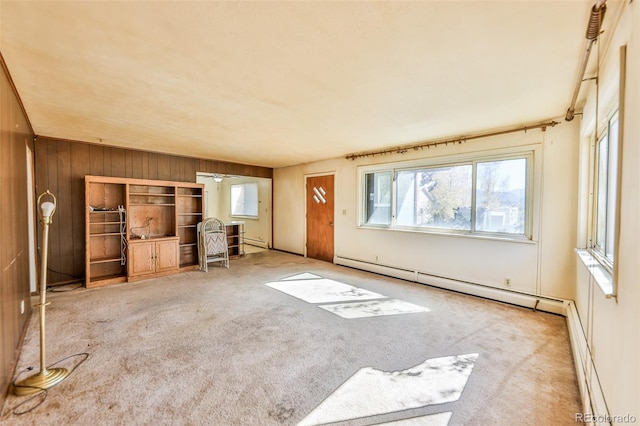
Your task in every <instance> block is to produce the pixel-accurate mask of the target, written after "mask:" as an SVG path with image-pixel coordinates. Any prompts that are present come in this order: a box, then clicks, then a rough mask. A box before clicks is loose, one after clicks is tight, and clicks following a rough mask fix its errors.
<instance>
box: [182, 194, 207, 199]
mask: <svg viewBox="0 0 640 426" xmlns="http://www.w3.org/2000/svg"><path fill="white" fill-rule="evenodd" d="M176 195H177V196H178V197H187V198H202V195H200V194H176Z"/></svg>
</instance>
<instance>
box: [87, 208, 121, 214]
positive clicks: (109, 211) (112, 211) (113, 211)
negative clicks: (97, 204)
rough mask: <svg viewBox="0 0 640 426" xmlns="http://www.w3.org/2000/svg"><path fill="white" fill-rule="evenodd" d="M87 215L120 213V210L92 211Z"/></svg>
mask: <svg viewBox="0 0 640 426" xmlns="http://www.w3.org/2000/svg"><path fill="white" fill-rule="evenodd" d="M89 213H91V214H98V213H120V210H117V209H116V210H93V211H91V210H90V211H89Z"/></svg>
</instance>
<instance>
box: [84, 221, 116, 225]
mask: <svg viewBox="0 0 640 426" xmlns="http://www.w3.org/2000/svg"><path fill="white" fill-rule="evenodd" d="M89 225H92V226H93V225H120V222H119V221H118V222H89Z"/></svg>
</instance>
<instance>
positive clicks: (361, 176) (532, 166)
mask: <svg viewBox="0 0 640 426" xmlns="http://www.w3.org/2000/svg"><path fill="white" fill-rule="evenodd" d="M538 148H539V146H537V145H535V146H521V147H517V148H512V149H502V150H494V151H486V152H483V153H469V154H462V155H449V156H442V157H435V158H426V159H421V160H413V161H404V162H397V163H385V164H377V165H367V166H360V167H358V223H357V226H358V228H363V229H386V230H396V231H408V232H417V233H433V234H445V235H464V236H473V237H492V238H498V239H507V240H516V241H530V240H533V238H534V219H533V216H534V214H535V212H534V201H533V198H534V196H536V194H537V192H536V190H535V188H534V186H535V184H536V174H537V173H539V171H538V165H537V164H536V163H537V162H536V156H537V155H538V154H537V150H538ZM515 159H525V160H526V171H525V173H526V176H525V207H524V209H525V212H524V214H525V220H524V232H523V233H522V234H520V233H518V234H515V233H508V232H490V231H479V230H476V224H475V220H476V211H475V210H476V208H477V206H476V184H477V164H478V163H486V162H492V161H501V160H515ZM467 164H471V165H472V178H471V186H472V187H471V200H472V201H471V203H472V204H471V227H470V229H469V230H460V229H449V228H440V227H428V226H401V225H397V215H398V211H397V186H396V184H397V173H398V172H401V171H412V170H424V169H437V168H443V167H451V166H459V165H467ZM384 172H390V173H391V179H392V181H391V194H390V197H391V200H390V201H391V219H390V222H389V224H370V223H367V222H366V220H367V218H366V209H365V206H364V204H365V203H366V200H365V197H366V196H367V194H366V188H365V182H366V175H367V174H371V173H384Z"/></svg>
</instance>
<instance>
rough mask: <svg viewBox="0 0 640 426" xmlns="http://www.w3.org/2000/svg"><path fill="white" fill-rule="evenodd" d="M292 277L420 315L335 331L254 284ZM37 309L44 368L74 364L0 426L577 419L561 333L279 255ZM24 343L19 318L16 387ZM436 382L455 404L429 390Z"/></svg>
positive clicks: (552, 323) (488, 308)
mask: <svg viewBox="0 0 640 426" xmlns="http://www.w3.org/2000/svg"><path fill="white" fill-rule="evenodd" d="M304 273H310V274H309V275H311V274H313V276H311V278H312V279H313V277H321V278H322V279H326V280H331V281H335V282H339V283H344V284H346V285H349V286H353V287H355V288H357V289H358V291H361V292H375V293H377V294H379V295H382V296H383V297H384V298H386V299H383V301H386V300H387V299H388V300H393V301H398V302H394V305H393V306H394V309H397V307H398V306H400V307H402V306H404V305H406V304H407V303H408V304H411V305H412V306H413V305H415V306H418V307H421V308H423V309H420V310H415V312H407V313H402V312H399V311H397V310H396V311H394V312H393V313H394V314H393V315H386V314H381V313H380V312H377V314H380V315H376V316H367V317H357V318H352V319H348V318H344V317H341V316H339V315H336V314H335V313H333V312H330V310H327V309H326V308H320V304H318V303H310V302H307V301H304V300H301V299H300V298H297V297H293V296H291V295H290V294H287V293H284V292H282V291H279V290H277V289H275V288H272V287H270V286H267V285H265V284H267V283H277V282H281V281H282V280H283V279H285V278H287V277H291V276H294V275H296V274H304ZM318 282H319V281H318ZM302 285H305V284H304V283H302ZM352 293H353V292H352ZM48 300H49V301H50V302H52V303H51V305H50V306H49V308H48V310H47V331H48V333H47V354H48V355H47V361H48V362H47V363H48V364H52V363H54V362H56V361H58V360H62V359H65V358H67V357H69V356H72V355H74V354H79V353H84V352H86V353H88V354H89V356H88V358H87V359H86V361H85V362H84V363H82V364H81V365H79V366H78V368H77V369H76V370H75V371H74V372H73V373H72V374H71V375H70V376H69V377H68V378H67V379H66V380H65V381H64V382H62V383H61V384H59V385H57V386H56V387H54V388H52V389H50V390H49V392H48V393H47V395H46V399H44V402H42V404H41V405H39V406H37V407H35V408H34V409H33V410H31V411H29V412H27V413H26V414H22V415H15V414H13V411H14V410H13V409H14V408H15V407H16V406H17V405H18V404H19V403H21V402H22V401H24V400H25V399H26V398H25V397H20V398H18V397H15V396H9V397H8V398H7V402H6V403H5V406H4V407H3V411H2V416H1V418H0V420H1V421H2V423H3V424H9V425H14V424H15V425H23V424H25V425H26V424H29V425H31V424H34V425H35V424H37V425H131V424H140V425H143V424H144V425H150V424H154V425H158V424H171V425H177V424H181V425H182V424H184V425H277V424H286V425H294V424H298V423H303V424H314V422H317V421H325V420H322V419H332V418H334V419H340V420H338V422H339V423H340V424H349V425H364V424H381V423H382V424H384V423H390V424H394V425H410V424H411V425H413V424H423V425H430V424H438V425H446V424H448V425H515V424H518V425H527V424H530V425H542V424H544V425H550V424H553V425H562V424H567V425H569V424H575V423H574V418H575V413H578V412H581V411H582V408H581V407H580V403H579V397H578V389H577V384H576V379H575V373H574V366H573V361H572V357H571V352H570V347H569V340H568V333H567V330H566V323H565V319H564V318H562V317H560V316H556V315H551V314H546V313H542V312H533V311H531V310H528V309H523V308H518V307H513V306H509V305H505V304H500V303H495V302H490V301H486V300H482V299H478V298H474V297H471V296H465V295H460V294H456V293H451V292H447V291H442V290H438V289H433V288H430V287H427V286H424V285H419V284H415V283H409V282H405V281H401V280H396V279H392V278H388V277H383V276H378V275H374V274H369V273H365V272H362V271H357V270H353V269H348V268H344V267H339V266H335V265H332V264H330V263H325V262H319V261H314V260H311V259H306V258H303V257H300V256H294V255H290V254H286V253H280V252H274V251H265V252H261V253H255V254H247V255H245V256H243V257H242V258H240V259H238V260H233V261H232V262H231V267H230V268H229V269H225V268H217V267H215V266H213V267H211V268H209V272H208V273H204V272H199V271H194V272H188V273H184V274H179V275H175V276H171V277H166V278H159V279H152V280H146V281H140V282H136V283H126V284H119V285H114V286H111V287H105V288H98V289H90V290H87V289H85V288H80V289H77V290H73V291H70V292H56V293H49V295H48ZM34 303H37V302H36V299H34ZM340 309H344V307H343V306H341V307H340ZM367 309H369V310H371V309H373V308H372V307H371V306H370V304H369V305H367ZM376 309H377V308H376ZM38 336H39V328H38V315H37V313H34V315H33V316H32V318H31V322H30V325H29V329H28V332H27V335H26V339H25V344H24V347H23V350H22V354H21V356H20V359H19V362H18V367H17V372H20V371H22V370H24V369H25V368H26V367H28V366H33V367H35V369H36V370H37V369H38V365H39V356H38V353H39V346H38V345H39V343H38ZM79 361H80V357H79V356H78V357H71V358H69V359H66V360H65V361H63V362H62V363H61V364H62V365H64V366H67V367H68V368H73V367H74V365H76V364H78V363H79ZM439 369H440V370H441V371H440V372H444V374H449V375H450V376H446V375H445V376H442V377H444V378H445V379H446V380H444V381H445V382H447V381H448V382H449V383H448V385H449V386H453V384H452V383H453V382H455V383H457V384H456V385H455V386H457V387H456V389H454V390H451V389H445V388H442V389H441V390H439V389H440V388H438V386H439V385H438V386H435V385H434V383H436V382H438V380H440V379H436V378H434V377H436V376H437V375H438V374H440V373H439V371H438V370H439ZM27 375H28V373H27ZM23 377H25V376H24V375H23V376H21V377H20V378H23ZM413 379H416V380H421V381H416V380H413ZM358 380H360V381H359V382H358ZM362 380H364V381H362ZM358 383H360V384H358ZM362 383H368V384H362ZM376 386H382V388H380V387H376ZM412 386H413V387H412ZM427 388H428V389H427ZM381 389H384V390H381ZM425 389H427V391H428V392H427V391H425ZM409 399H411V400H409ZM20 409H22V410H24V409H25V406H22V407H20ZM327 410H334V411H333V412H329V411H327ZM345 419H349V420H345ZM393 422H397V423H393Z"/></svg>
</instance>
